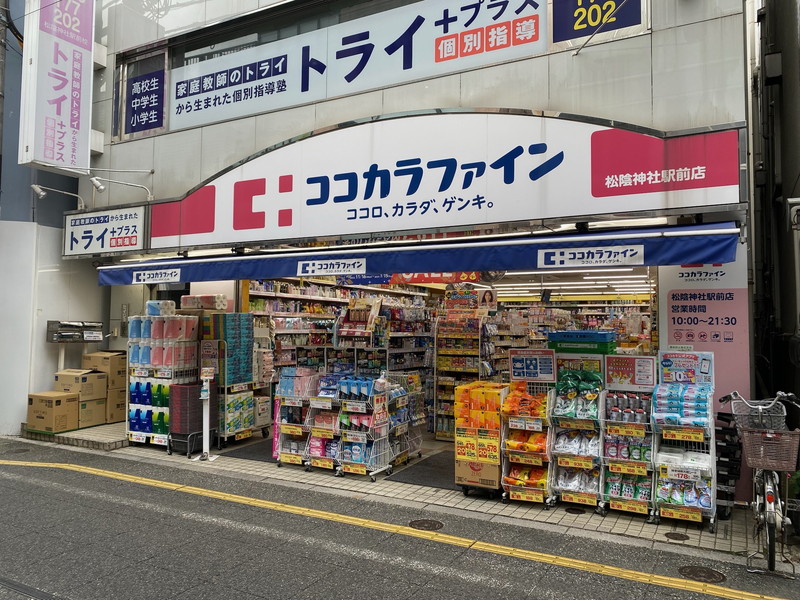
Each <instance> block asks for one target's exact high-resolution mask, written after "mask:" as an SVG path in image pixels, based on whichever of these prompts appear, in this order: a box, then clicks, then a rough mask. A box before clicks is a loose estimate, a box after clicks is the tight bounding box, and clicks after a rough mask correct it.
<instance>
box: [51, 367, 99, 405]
mask: <svg viewBox="0 0 800 600" xmlns="http://www.w3.org/2000/svg"><path fill="white" fill-rule="evenodd" d="M107 387H108V374H106V373H100V372H99V371H92V370H91V369H64V370H63V371H58V372H57V373H56V375H55V383H54V385H53V389H54V390H55V391H57V392H73V393H76V394H80V400H81V402H86V401H87V400H102V399H104V398H105V397H106V390H107Z"/></svg>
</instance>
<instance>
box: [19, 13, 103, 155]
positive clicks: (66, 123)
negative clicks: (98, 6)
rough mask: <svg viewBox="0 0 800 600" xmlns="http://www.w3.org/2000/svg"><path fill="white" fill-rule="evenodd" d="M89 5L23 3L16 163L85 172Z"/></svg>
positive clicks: (90, 39)
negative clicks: (23, 25) (23, 37)
mask: <svg viewBox="0 0 800 600" xmlns="http://www.w3.org/2000/svg"><path fill="white" fill-rule="evenodd" d="M94 7H95V3H94V1H93V0H81V1H78V0H58V1H55V2H53V1H50V0H48V1H46V2H44V1H42V0H26V2H25V14H26V15H28V17H27V18H26V19H25V46H24V50H23V53H24V54H23V61H22V64H23V73H22V107H23V108H22V114H21V117H22V118H21V119H20V142H19V163H20V164H30V163H37V162H38V163H41V164H46V165H49V166H55V167H64V168H67V169H88V168H89V147H90V140H91V129H92V124H91V107H92V87H93V85H94V81H93V75H94V69H93V51H94ZM6 18H8V15H6Z"/></svg>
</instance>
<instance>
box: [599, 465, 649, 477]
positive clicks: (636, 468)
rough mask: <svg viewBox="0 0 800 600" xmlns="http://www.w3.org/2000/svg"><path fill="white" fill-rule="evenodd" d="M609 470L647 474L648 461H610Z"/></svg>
mask: <svg viewBox="0 0 800 600" xmlns="http://www.w3.org/2000/svg"><path fill="white" fill-rule="evenodd" d="M608 470H609V471H611V472H612V473H622V474H623V475H647V463H623V462H609V463H608Z"/></svg>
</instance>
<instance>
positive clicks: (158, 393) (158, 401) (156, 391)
mask: <svg viewBox="0 0 800 600" xmlns="http://www.w3.org/2000/svg"><path fill="white" fill-rule="evenodd" d="M163 387H164V386H163V385H162V384H160V383H159V384H158V385H156V386H155V388H153V406H164V401H163V396H162V389H163Z"/></svg>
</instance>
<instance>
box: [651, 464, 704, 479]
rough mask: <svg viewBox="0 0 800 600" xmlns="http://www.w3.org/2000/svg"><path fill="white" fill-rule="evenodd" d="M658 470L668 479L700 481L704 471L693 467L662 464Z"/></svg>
mask: <svg viewBox="0 0 800 600" xmlns="http://www.w3.org/2000/svg"><path fill="white" fill-rule="evenodd" d="M658 472H659V475H660V476H661V477H664V478H666V479H679V480H681V481H700V479H702V471H701V470H700V469H694V468H691V467H676V466H673V465H660V466H659V467H658Z"/></svg>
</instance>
